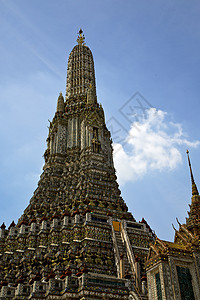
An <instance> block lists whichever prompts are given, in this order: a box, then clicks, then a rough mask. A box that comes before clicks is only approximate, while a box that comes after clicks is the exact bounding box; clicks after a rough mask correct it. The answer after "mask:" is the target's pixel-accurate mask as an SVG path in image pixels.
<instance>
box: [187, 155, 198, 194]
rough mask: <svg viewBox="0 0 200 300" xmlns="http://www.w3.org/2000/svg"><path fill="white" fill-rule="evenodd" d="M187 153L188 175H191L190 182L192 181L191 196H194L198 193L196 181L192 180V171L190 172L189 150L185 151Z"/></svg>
mask: <svg viewBox="0 0 200 300" xmlns="http://www.w3.org/2000/svg"><path fill="white" fill-rule="evenodd" d="M186 153H187V157H188V163H189V168H190V175H191V182H192V196H196V195H199V192H198V189H197V186H196V183H195V181H194V177H193V173H192V167H191V163H190V157H189V151H188V150H187V151H186Z"/></svg>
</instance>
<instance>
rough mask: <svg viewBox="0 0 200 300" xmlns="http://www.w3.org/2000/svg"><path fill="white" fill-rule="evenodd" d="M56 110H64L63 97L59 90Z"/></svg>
mask: <svg viewBox="0 0 200 300" xmlns="http://www.w3.org/2000/svg"><path fill="white" fill-rule="evenodd" d="M56 111H57V112H64V97H63V95H62V92H60V94H59V97H58V102H57V110H56Z"/></svg>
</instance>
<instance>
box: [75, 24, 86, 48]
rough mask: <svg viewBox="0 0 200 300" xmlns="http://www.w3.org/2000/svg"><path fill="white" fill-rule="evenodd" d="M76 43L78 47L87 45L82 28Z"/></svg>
mask: <svg viewBox="0 0 200 300" xmlns="http://www.w3.org/2000/svg"><path fill="white" fill-rule="evenodd" d="M76 41H77V42H78V45H85V36H84V34H83V30H82V29H81V28H80V30H79V35H78V38H77V40H76Z"/></svg>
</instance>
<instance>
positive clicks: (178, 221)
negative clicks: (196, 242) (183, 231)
mask: <svg viewBox="0 0 200 300" xmlns="http://www.w3.org/2000/svg"><path fill="white" fill-rule="evenodd" d="M176 222H177V223H178V225H179V226H181V223H180V222H179V220H178V218H177V217H176Z"/></svg>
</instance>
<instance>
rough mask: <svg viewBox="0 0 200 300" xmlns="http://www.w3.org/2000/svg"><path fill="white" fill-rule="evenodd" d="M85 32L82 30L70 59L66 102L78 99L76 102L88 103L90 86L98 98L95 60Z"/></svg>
mask: <svg viewBox="0 0 200 300" xmlns="http://www.w3.org/2000/svg"><path fill="white" fill-rule="evenodd" d="M82 33H83V31H82V29H80V31H79V36H78V39H77V42H78V45H76V46H75V47H74V48H73V49H72V51H71V53H70V55H69V59H68V65H67V85H66V100H67V101H68V100H69V99H71V98H76V101H84V99H85V102H86V96H87V91H88V88H89V86H90V84H91V85H92V87H93V93H94V98H96V84H95V71H94V60H93V56H92V52H91V50H90V49H89V48H88V47H87V46H86V45H85V42H84V39H85V37H84V35H83V34H82Z"/></svg>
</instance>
